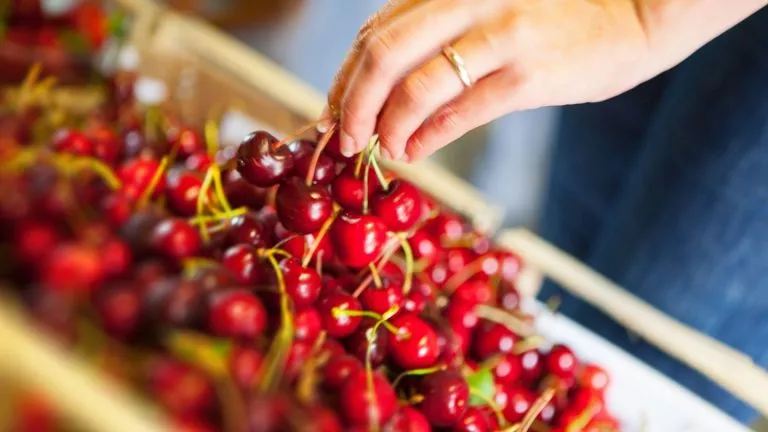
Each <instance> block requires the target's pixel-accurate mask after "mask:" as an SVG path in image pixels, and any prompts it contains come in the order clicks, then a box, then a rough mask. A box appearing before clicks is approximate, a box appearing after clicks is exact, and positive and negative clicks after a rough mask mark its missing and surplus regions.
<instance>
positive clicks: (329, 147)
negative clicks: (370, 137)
mask: <svg viewBox="0 0 768 432" xmlns="http://www.w3.org/2000/svg"><path fill="white" fill-rule="evenodd" d="M322 136H323V134H321V133H319V132H318V136H317V139H318V140H319V139H320V138H321V137H322ZM325 153H327V154H328V156H330V157H332V158H333V159H335V160H336V161H337V162H349V161H351V160H352V159H353V158H354V157H353V156H352V157H347V156H344V155H343V154H342V153H341V145H340V141H339V133H338V132H335V133H334V134H333V135H331V138H330V139H329V140H328V144H326V145H325Z"/></svg>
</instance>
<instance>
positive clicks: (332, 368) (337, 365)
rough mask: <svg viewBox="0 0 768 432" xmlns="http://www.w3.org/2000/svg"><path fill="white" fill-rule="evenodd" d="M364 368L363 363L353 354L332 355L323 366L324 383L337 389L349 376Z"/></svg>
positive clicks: (330, 387)
mask: <svg viewBox="0 0 768 432" xmlns="http://www.w3.org/2000/svg"><path fill="white" fill-rule="evenodd" d="M362 370H363V363H361V362H360V360H358V359H357V358H355V357H353V356H351V355H344V354H342V355H338V356H332V357H331V358H330V359H329V360H328V363H326V364H325V367H324V368H323V384H324V385H325V386H326V387H328V388H329V389H337V388H339V387H341V386H342V385H343V384H344V383H345V382H346V381H347V378H349V377H350V376H351V375H353V374H355V373H357V372H359V371H362Z"/></svg>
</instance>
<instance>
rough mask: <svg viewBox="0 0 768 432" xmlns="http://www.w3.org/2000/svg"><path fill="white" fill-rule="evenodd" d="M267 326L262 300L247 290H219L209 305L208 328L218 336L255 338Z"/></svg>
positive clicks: (211, 298) (213, 294) (213, 295)
mask: <svg viewBox="0 0 768 432" xmlns="http://www.w3.org/2000/svg"><path fill="white" fill-rule="evenodd" d="M266 326H267V311H266V310H265V309H264V306H263V305H262V304H261V301H260V300H259V299H258V298H257V297H256V296H254V295H253V294H251V293H249V292H247V291H245V290H227V291H217V292H214V293H212V294H211V296H210V300H209V306H208V320H207V327H208V330H209V331H210V332H211V333H213V334H214V335H216V336H222V337H234V338H243V339H254V338H255V337H257V336H259V335H261V334H262V333H263V332H264V329H265V328H266Z"/></svg>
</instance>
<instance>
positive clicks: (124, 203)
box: [101, 193, 133, 228]
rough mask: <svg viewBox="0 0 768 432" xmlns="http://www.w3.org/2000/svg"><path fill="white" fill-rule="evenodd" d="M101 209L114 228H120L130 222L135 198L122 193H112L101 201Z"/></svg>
mask: <svg viewBox="0 0 768 432" xmlns="http://www.w3.org/2000/svg"><path fill="white" fill-rule="evenodd" d="M101 209H102V210H103V211H104V215H105V217H106V219H107V221H109V223H110V224H111V225H112V227H114V228H120V227H122V226H123V225H125V223H126V222H128V219H130V218H131V213H132V212H133V200H132V199H131V198H129V197H128V196H126V195H123V194H120V193H112V194H109V195H107V196H106V197H104V199H103V200H102V201H101Z"/></svg>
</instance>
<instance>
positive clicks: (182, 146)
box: [169, 127, 205, 159]
mask: <svg viewBox="0 0 768 432" xmlns="http://www.w3.org/2000/svg"><path fill="white" fill-rule="evenodd" d="M170 135H171V137H170V139H169V142H170V144H171V148H173V149H176V151H177V152H178V153H177V154H178V156H179V158H180V159H186V158H188V157H189V156H191V155H193V154H196V153H201V152H204V151H205V142H204V140H203V137H202V136H201V135H200V133H199V132H198V131H196V130H194V129H192V128H189V127H181V128H179V129H177V130H173V131H172V132H171V134H170Z"/></svg>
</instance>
